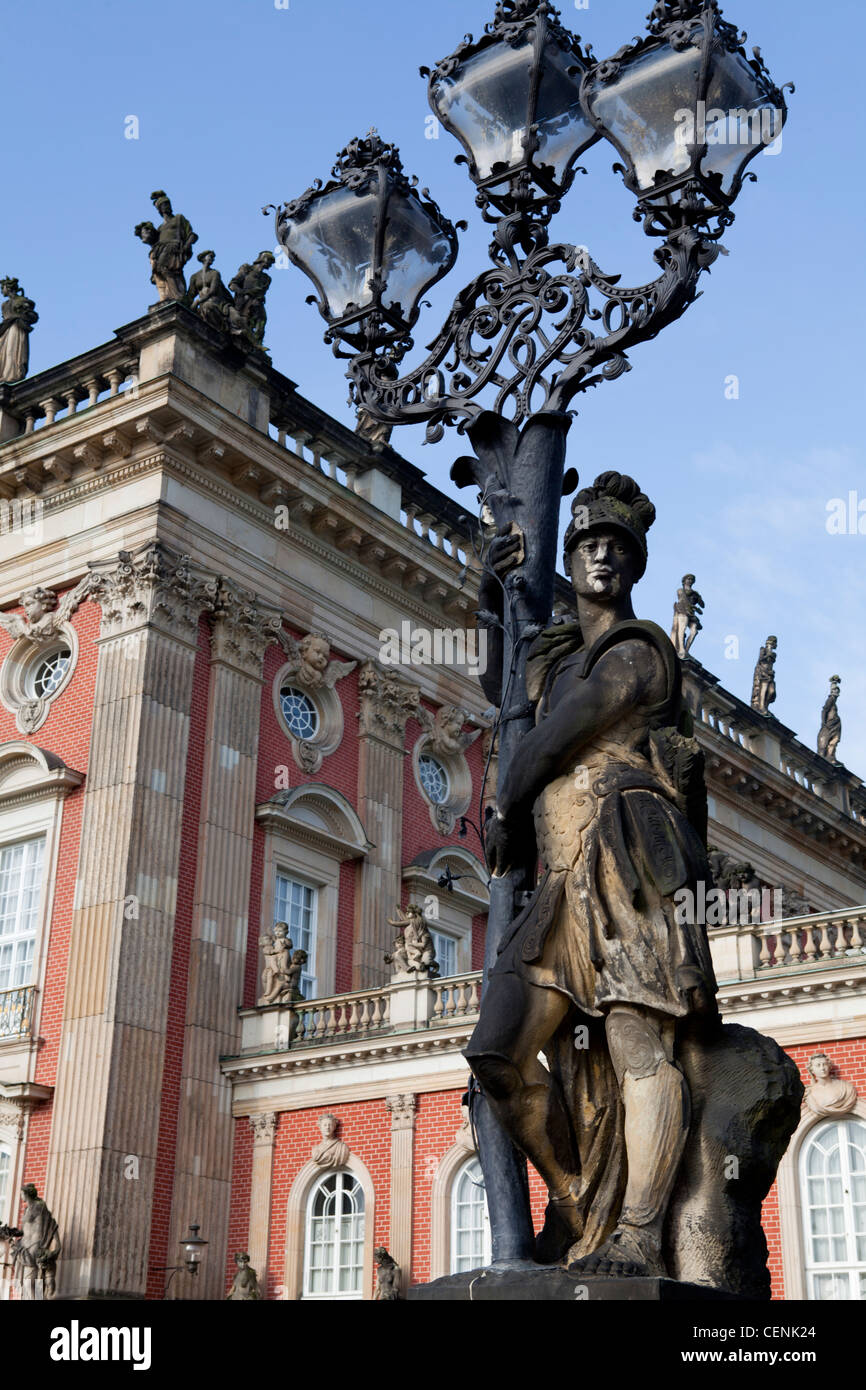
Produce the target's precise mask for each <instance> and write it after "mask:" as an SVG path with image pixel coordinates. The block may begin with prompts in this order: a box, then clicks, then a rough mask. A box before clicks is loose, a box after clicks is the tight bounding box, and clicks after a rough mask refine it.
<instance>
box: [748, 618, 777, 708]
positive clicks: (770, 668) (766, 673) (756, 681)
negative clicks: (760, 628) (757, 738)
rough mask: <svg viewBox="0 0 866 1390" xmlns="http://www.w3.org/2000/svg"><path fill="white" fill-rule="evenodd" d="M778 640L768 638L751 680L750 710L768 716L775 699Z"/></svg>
mask: <svg viewBox="0 0 866 1390" xmlns="http://www.w3.org/2000/svg"><path fill="white" fill-rule="evenodd" d="M777 646H778V639H777V638H776V637H768V638H767V640H766V642H765V643H764V645H763V647H762V648H761V652H760V655H759V657H758V663H757V665H756V667H755V674H754V677H753V679H752V709H756V710H757V711H758V713H759V714H769V713H770V705H771V704H772V703H773V701H774V700H775V698H776V647H777Z"/></svg>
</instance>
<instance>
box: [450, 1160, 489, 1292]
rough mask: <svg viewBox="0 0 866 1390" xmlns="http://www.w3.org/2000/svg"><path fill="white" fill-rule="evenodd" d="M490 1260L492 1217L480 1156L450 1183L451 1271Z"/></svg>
mask: <svg viewBox="0 0 866 1390" xmlns="http://www.w3.org/2000/svg"><path fill="white" fill-rule="evenodd" d="M489 1264H490V1219H489V1217H488V1215H487V1193H486V1191H485V1189H484V1175H483V1174H482V1172H481V1164H480V1163H479V1162H478V1159H477V1158H475V1157H472V1158H470V1159H468V1160H467V1162H466V1163H464V1164H463V1167H462V1168H461V1169H460V1170H459V1171H458V1172H457V1173H456V1174H455V1177H454V1182H453V1184H452V1187H451V1273H452V1274H462V1273H463V1272H464V1271H465V1270H469V1269H480V1268H481V1267H482V1266H483V1265H489Z"/></svg>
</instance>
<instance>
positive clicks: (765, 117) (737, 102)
mask: <svg viewBox="0 0 866 1390" xmlns="http://www.w3.org/2000/svg"><path fill="white" fill-rule="evenodd" d="M706 106H707V109H706V139H707V153H706V155H705V156H704V159H703V163H702V165H701V167H702V169H703V170H704V172H705V173H717V174H721V175H722V188H723V190H724V192H725V193H730V192H731V191H732V188H733V184H734V181H735V179H736V178H737V175H738V174H739V173H740V171H741V170H742V168H743V166H744V164H746V162H747V161H748V160H749V159H750V158H751V157H752V155H753V154H754V153H755V152H756V151H757V150H759V149H761V148H763V146H765V145H770V144H772V143H773V141H774V140H775V139H776V138H777V137H778V136H779V135H780V134H781V131H782V122H783V112H782V111H781V110H779V109H777V108H776V107H774V106H773V104H772V102H771V101H770V100H769V98H768V97H765V96H764V95H763V94H762V92H761V88H760V85H759V83H758V80H757V78H756V76H755V73H754V71H753V69H752V68H750V67H749V64H748V62H747V61H746V59H745V58H744V57H743V55H742V54H741V53H727V52H723V53H718V54H717V55H716V56H715V61H714V63H713V69H712V74H711V77H710V83H709V88H708V90H707V102H706Z"/></svg>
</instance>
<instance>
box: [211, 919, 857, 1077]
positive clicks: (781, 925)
mask: <svg viewBox="0 0 866 1390" xmlns="http://www.w3.org/2000/svg"><path fill="white" fill-rule="evenodd" d="M710 942H711V948H712V953H713V961H714V964H715V968H716V975H717V978H718V982H719V1003H720V1006H721V1009H722V1013H723V1016H724V1017H725V1019H726V1020H728V1021H736V1022H739V1023H746V1024H748V1025H749V1026H751V1027H757V1028H759V1029H760V1030H761V1031H763V1032H767V1033H770V1034H771V1035H772V1036H773V1037H776V1038H777V1040H778V1041H779V1042H781V1043H782V1044H783V1045H784V1044H785V1043H793V1042H795V1041H796V1042H809V1041H810V1040H814V1041H816V1042H817V1041H827V1040H829V1039H830V1038H832V1037H836V1036H848V1035H849V1033H850V1030H851V1028H857V1027H859V1028H860V1029H861V1030H862V1026H863V1018H862V1013H863V994H864V990H866V905H864V906H863V907H857V908H849V909H844V910H842V911H838V912H822V913H814V914H812V915H811V916H808V917H792V918H788V919H785V920H784V921H781V920H779V921H769V922H750V923H747V924H746V925H736V926H725V927H717V928H713V929H711V931H710ZM480 989H481V972H480V971H475V972H472V973H469V974H465V975H454V976H449V977H447V978H446V979H444V980H434V981H427V980H423V981H415V980H414V979H409V980H405V981H402V980H396V981H393V982H392V983H391V984H388V985H385V986H383V987H381V988H379V989H373V990H361V991H356V992H353V993H351V994H340V995H334V996H332V997H331V998H328V999H312V1000H309V1001H303V1002H301V1003H299V1004H292V1005H278V1004H275V1005H270V1006H263V1007H259V1008H254V1009H242V1010H241V1019H242V1046H241V1052H240V1054H239V1055H238V1056H235V1057H230V1058H224V1059H223V1070H224V1071H225V1072H226V1074H228V1075H230V1076H231V1078H232V1080H233V1082H235V1083H236V1084H238V1083H247V1084H249V1083H254V1082H256V1080H259V1079H263V1078H264V1077H266V1076H269V1075H270V1076H276V1075H279V1076H280V1077H281V1078H282V1080H283V1082H285V1080H286V1078H287V1074H295V1075H298V1076H300V1075H301V1074H302V1073H308V1072H310V1071H312V1070H314V1069H321V1068H323V1067H327V1068H330V1067H337V1068H342V1067H347V1066H357V1065H364V1066H367V1067H369V1066H376V1065H377V1064H378V1065H380V1066H381V1065H385V1064H392V1063H393V1062H394V1061H396V1060H398V1059H399V1060H400V1061H401V1062H408V1061H410V1059H411V1058H413V1057H414V1058H415V1059H416V1062H417V1061H420V1059H421V1057H422V1056H428V1057H429V1055H430V1054H431V1053H434V1054H435V1053H438V1054H440V1055H444V1054H447V1053H450V1054H451V1059H452V1065H453V1063H454V1062H455V1061H457V1054H459V1053H460V1052H461V1051H462V1049H463V1047H464V1045H465V1041H466V1039H467V1038H468V1036H469V1034H470V1032H471V1031H472V1027H473V1026H474V1023H475V1020H476V1018H477V1016H478V1001H479V996H480ZM743 1015H748V1017H743ZM460 1065H462V1067H463V1069H464V1070H465V1063H462V1062H461V1063H460Z"/></svg>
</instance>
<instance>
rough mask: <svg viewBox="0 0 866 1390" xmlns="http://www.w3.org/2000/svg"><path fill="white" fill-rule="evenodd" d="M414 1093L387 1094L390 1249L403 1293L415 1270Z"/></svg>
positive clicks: (404, 1295)
mask: <svg viewBox="0 0 866 1390" xmlns="http://www.w3.org/2000/svg"><path fill="white" fill-rule="evenodd" d="M415 1106H416V1101H415V1097H414V1096H413V1095H398V1096H387V1097H386V1099H385V1107H386V1109H387V1110H388V1111H389V1113H390V1115H391V1221H390V1227H391V1235H390V1239H389V1244H388V1251H389V1253H390V1254H391V1255H392V1257H393V1258H394V1259H395V1260H396V1261H397V1263H398V1265H399V1266H400V1270H401V1280H400V1292H401V1294H402V1296H403V1298H405V1297H406V1291H407V1289H408V1288H409V1279H410V1274H411V1269H412V1164H413V1152H414V1148H415Z"/></svg>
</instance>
